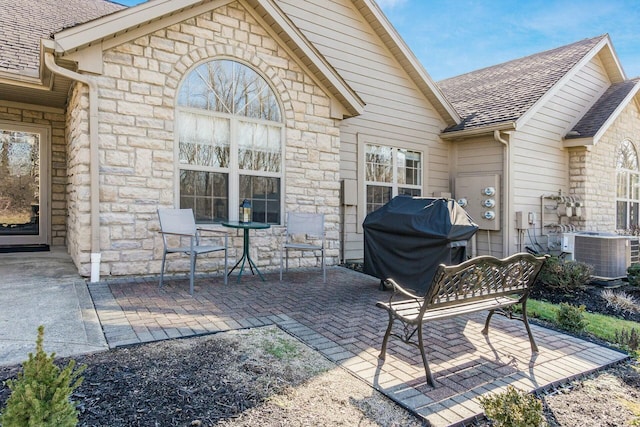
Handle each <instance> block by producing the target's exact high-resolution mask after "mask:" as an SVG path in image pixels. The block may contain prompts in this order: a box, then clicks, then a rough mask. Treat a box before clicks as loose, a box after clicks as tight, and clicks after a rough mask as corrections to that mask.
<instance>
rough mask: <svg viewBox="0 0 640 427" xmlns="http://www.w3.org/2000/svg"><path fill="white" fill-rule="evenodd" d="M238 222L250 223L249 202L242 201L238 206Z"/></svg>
mask: <svg viewBox="0 0 640 427" xmlns="http://www.w3.org/2000/svg"><path fill="white" fill-rule="evenodd" d="M238 221H240V222H251V202H250V201H249V200H247V199H244V200H243V201H242V203H241V204H240V215H239V216H238Z"/></svg>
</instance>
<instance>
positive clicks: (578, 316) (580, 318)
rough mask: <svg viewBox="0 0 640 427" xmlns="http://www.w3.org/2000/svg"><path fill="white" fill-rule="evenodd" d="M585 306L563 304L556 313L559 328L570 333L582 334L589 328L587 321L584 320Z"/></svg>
mask: <svg viewBox="0 0 640 427" xmlns="http://www.w3.org/2000/svg"><path fill="white" fill-rule="evenodd" d="M584 311H585V306H584V305H581V306H580V307H576V306H575V305H571V304H568V303H566V302H563V303H561V304H560V308H559V309H558V312H557V313H556V321H557V322H558V326H559V327H561V328H562V329H565V330H567V331H569V332H582V331H584V328H585V327H586V326H587V321H586V320H585V318H584V314H583V313H584Z"/></svg>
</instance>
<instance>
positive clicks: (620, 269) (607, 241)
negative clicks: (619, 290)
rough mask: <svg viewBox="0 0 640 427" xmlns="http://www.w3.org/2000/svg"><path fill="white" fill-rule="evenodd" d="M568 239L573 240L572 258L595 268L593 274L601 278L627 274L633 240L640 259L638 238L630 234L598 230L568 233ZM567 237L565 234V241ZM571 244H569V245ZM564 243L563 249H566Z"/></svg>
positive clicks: (636, 256)
mask: <svg viewBox="0 0 640 427" xmlns="http://www.w3.org/2000/svg"><path fill="white" fill-rule="evenodd" d="M567 234H571V235H570V236H566V237H567V238H566V241H567V242H570V241H571V240H572V241H573V242H572V243H573V247H572V248H571V249H573V252H572V253H573V257H572V259H574V260H576V261H580V262H584V263H586V264H590V265H592V266H593V268H594V272H593V275H594V276H595V277H596V278H600V279H620V278H622V277H626V276H627V268H628V267H629V265H631V260H632V246H633V245H632V242H635V256H634V258H636V260H637V259H638V245H637V244H638V240H637V238H636V239H635V240H633V239H630V238H629V237H628V236H620V235H617V234H609V233H598V232H579V233H567ZM564 241H565V239H564V236H563V243H564ZM570 246H571V245H570V244H568V245H567V247H570ZM564 247H565V246H564V244H563V249H564Z"/></svg>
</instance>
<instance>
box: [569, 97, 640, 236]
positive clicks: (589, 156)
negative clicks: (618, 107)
mask: <svg viewBox="0 0 640 427" xmlns="http://www.w3.org/2000/svg"><path fill="white" fill-rule="evenodd" d="M625 139H627V140H629V141H631V142H632V143H633V145H634V146H635V147H636V151H637V152H638V154H639V155H640V112H639V110H638V107H637V104H636V103H635V102H631V103H630V104H629V105H628V106H627V107H626V108H625V109H624V110H623V111H622V113H621V114H620V115H619V116H618V117H617V119H616V120H615V121H614V123H613V125H612V126H610V127H609V129H608V130H607V131H606V132H605V134H604V135H603V136H602V138H601V139H600V141H598V143H597V144H596V145H595V146H593V147H589V148H585V147H575V148H571V149H570V150H569V152H570V158H569V169H570V193H571V194H572V195H577V196H579V197H580V198H581V199H582V200H584V203H585V208H584V211H585V212H584V219H583V220H581V221H575V220H574V221H572V223H573V224H576V225H578V226H579V229H580V230H588V231H601V232H615V231H616V155H617V152H618V146H619V144H620V143H621V142H622V141H624V140H625Z"/></svg>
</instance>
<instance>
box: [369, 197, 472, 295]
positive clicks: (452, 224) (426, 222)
mask: <svg viewBox="0 0 640 427" xmlns="http://www.w3.org/2000/svg"><path fill="white" fill-rule="evenodd" d="M363 228H364V272H365V273H366V274H369V275H371V276H374V277H377V278H379V279H381V280H384V279H387V278H392V279H394V280H395V281H397V282H398V283H400V284H402V286H403V287H406V288H408V289H412V290H413V291H414V292H416V293H418V294H423V293H424V292H426V290H427V287H428V285H429V283H431V279H432V278H433V275H434V274H435V271H436V268H437V267H438V265H440V264H458V263H460V262H462V261H464V260H465V259H466V247H467V242H468V240H469V239H470V238H471V237H472V236H473V235H474V233H475V232H476V231H477V230H478V226H477V225H476V224H474V223H473V221H472V219H471V217H469V215H468V214H467V213H466V211H465V210H464V209H463V208H462V207H460V206H459V205H458V204H457V203H456V202H455V201H453V200H446V199H432V198H420V197H410V196H397V197H394V198H393V199H391V201H389V202H388V203H387V204H386V205H384V206H382V207H381V208H380V209H377V210H375V211H373V212H371V213H370V214H369V215H367V217H366V218H365V220H364V223H363Z"/></svg>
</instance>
